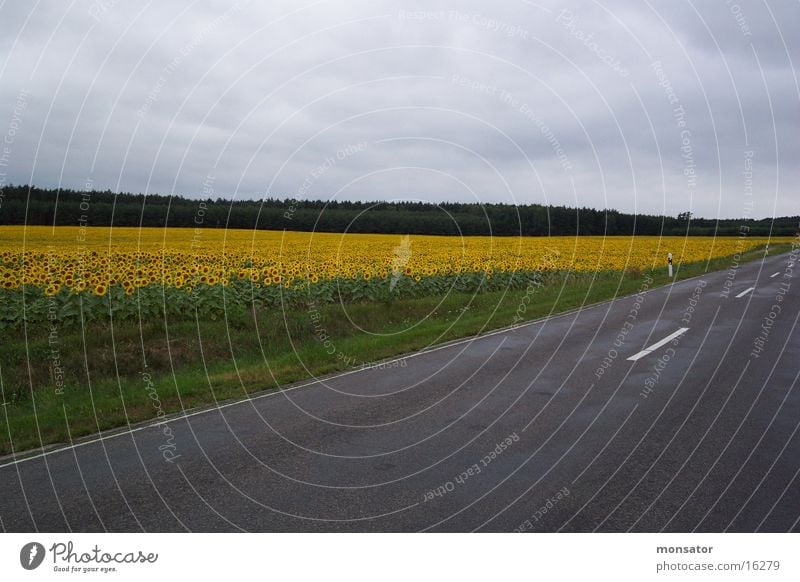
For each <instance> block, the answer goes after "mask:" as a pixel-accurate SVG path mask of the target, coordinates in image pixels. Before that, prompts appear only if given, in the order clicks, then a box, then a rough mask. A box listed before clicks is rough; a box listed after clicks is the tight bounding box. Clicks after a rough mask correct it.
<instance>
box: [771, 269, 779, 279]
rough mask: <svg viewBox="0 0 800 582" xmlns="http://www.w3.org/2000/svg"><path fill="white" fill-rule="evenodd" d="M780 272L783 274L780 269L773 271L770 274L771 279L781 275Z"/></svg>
mask: <svg viewBox="0 0 800 582" xmlns="http://www.w3.org/2000/svg"><path fill="white" fill-rule="evenodd" d="M780 274H781V272H780V271H778V272H777V273H773V274H772V275H770V276H769V278H770V279H774V278H775V277H777V276H778V275H780Z"/></svg>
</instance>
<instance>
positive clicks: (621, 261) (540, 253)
mask: <svg viewBox="0 0 800 582" xmlns="http://www.w3.org/2000/svg"><path fill="white" fill-rule="evenodd" d="M787 240H788V239H787ZM768 242H780V241H779V240H777V239H775V238H773V239H772V241H770V240H769V239H765V238H749V237H729V238H719V237H718V238H710V237H686V238H684V237H541V238H539V237H537V238H533V237H441V236H398V235H366V234H333V233H308V232H286V231H261V230H256V231H247V230H223V229H200V228H197V229H191V228H189V229H186V228H113V229H112V228H104V227H81V228H79V227H74V228H73V227H46V226H33V227H23V226H21V227H3V229H2V231H1V232H0V328H2V329H9V328H18V327H21V326H22V324H23V322H24V321H27V322H35V321H46V320H48V319H50V320H58V321H60V322H69V321H80V320H89V321H91V320H93V319H99V318H108V317H112V318H116V319H127V318H134V317H156V316H161V317H164V316H165V315H166V316H169V315H186V314H192V315H196V316H200V317H211V318H218V317H224V316H225V314H226V313H229V312H231V311H237V312H242V311H244V310H247V309H253V308H276V307H277V308H280V307H282V306H293V305H303V304H305V305H307V304H309V303H311V302H315V303H316V302H327V303H330V302H335V301H344V302H352V301H370V300H371V301H376V300H378V301H380V300H391V299H392V298H393V297H399V296H421V295H436V294H444V293H447V292H449V291H470V292H475V291H480V290H490V289H502V288H520V287H525V286H526V285H527V284H528V283H529V282H531V281H532V280H533V279H534V278H536V277H541V275H542V273H555V272H564V271H577V272H581V271H583V272H587V271H588V272H596V271H620V272H621V271H625V270H635V271H644V270H649V269H653V268H657V267H663V266H665V264H666V255H667V253H668V252H671V253H672V254H673V257H674V259H673V260H674V264H675V265H676V266H678V265H680V264H681V263H692V262H698V261H706V260H709V259H712V258H716V257H722V256H729V255H735V254H737V253H743V252H746V251H747V250H749V249H752V248H755V247H758V246H762V245H764V244H766V243H768Z"/></svg>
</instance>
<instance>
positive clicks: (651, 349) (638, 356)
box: [628, 327, 689, 362]
mask: <svg viewBox="0 0 800 582" xmlns="http://www.w3.org/2000/svg"><path fill="white" fill-rule="evenodd" d="M687 331H689V328H688V327H681V328H678V331H675V332H673V333H671V334H669V335H668V336H667V337H665V338H664V339H662V340H661V341H659V342H656V343H654V344H653V345H652V346H650V347H649V348H645V349H643V350H642V351H641V352H639V353H638V354H633V355H632V356H631V357H630V358H628V360H630V361H631V362H635V361H636V360H641V359H642V358H643V357H645V356H646V355H647V354H649V353H651V352H654V351H656V350H657V349H658V348H660V347H661V346H663V345H665V344H668V343H669V342H671V341H672V340H674V339H675V338H676V337H678V336H679V335H683V334H684V333H686V332H687Z"/></svg>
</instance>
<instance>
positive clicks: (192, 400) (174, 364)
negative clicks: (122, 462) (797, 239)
mask: <svg viewBox="0 0 800 582" xmlns="http://www.w3.org/2000/svg"><path fill="white" fill-rule="evenodd" d="M790 248H791V247H790V245H788V244H787V245H773V246H772V247H771V248H770V251H769V254H770V255H775V254H780V253H782V252H786V251H788V250H790ZM763 256H764V249H763V247H762V248H759V249H753V250H751V251H749V252H747V253H745V254H744V255H743V256H742V257H741V261H740V262H746V261H750V260H754V259H758V258H761V257H763ZM730 264H731V260H730V258H720V259H715V260H712V261H710V262H708V263H705V262H704V263H697V264H691V265H683V266H680V267H679V268H678V269H677V270H676V277H675V278H676V280H680V279H685V278H688V277H693V276H696V275H699V274H702V273H704V272H706V271H713V270H718V269H726V268H728V267H729V266H730ZM648 275H650V276H652V278H653V279H654V281H653V283H652V285H651V286H655V285H660V284H666V283H668V282H669V280H668V278H667V275H666V269H661V270H659V271H658V272H657V273H644V272H641V271H628V272H624V273H622V272H601V273H549V274H547V275H546V276H544V278H543V280H542V283H543V285H542V286H541V287H536V288H535V291H533V292H530V291H526V290H525V289H522V290H512V291H508V292H502V291H492V292H485V293H479V294H467V293H454V294H450V295H446V296H443V297H423V298H411V299H399V300H393V301H391V302H363V303H353V304H348V305H344V306H342V305H338V304H328V305H320V306H318V307H317V308H316V309H317V312H318V313H317V314H314V313H312V312H311V311H309V309H307V308H296V307H295V308H291V309H286V310H278V309H273V310H263V311H260V312H257V313H249V314H237V315H236V317H234V318H232V319H229V320H227V321H226V320H225V319H217V320H211V319H209V320H177V321H164V320H163V319H157V318H156V319H155V320H154V319H153V318H148V319H147V320H146V321H143V322H142V323H141V325H139V324H136V323H132V322H129V321H128V322H124V323H118V324H114V325H110V324H108V323H101V322H94V323H90V324H86V326H85V327H84V328H81V327H80V326H72V327H70V328H59V329H57V339H58V341H57V344H53V345H56V346H57V348H58V351H59V353H58V356H59V358H60V360H61V364H62V366H61V367H62V368H63V373H64V383H63V390H62V391H60V393H59V391H58V390H56V388H57V386H56V383H55V378H54V377H53V375H52V372H51V369H52V357H53V356H52V352H51V351H50V350H51V348H52V347H53V346H52V345H51V344H49V342H48V334H49V332H50V329H49V327H48V324H47V322H43V323H40V324H37V325H35V326H28V329H27V330H25V331H22V330H21V331H17V332H6V333H5V334H4V335H5V337H4V345H3V348H2V350H1V352H2V353H0V388H2V394H1V395H0V396H2V402H5V405H3V406H0V453H11V452H20V451H24V450H28V449H33V448H37V447H41V446H45V445H48V444H53V443H63V442H70V441H71V440H72V439H76V438H78V437H80V436H84V435H87V434H92V433H96V432H99V431H104V430H108V429H112V428H117V427H122V426H127V425H129V424H133V423H137V422H142V421H147V420H153V419H156V418H157V415H158V414H159V411H161V412H162V413H164V414H170V413H175V412H180V411H182V410H186V409H189V408H194V407H199V406H207V405H212V404H214V403H215V402H220V401H224V400H230V399H240V398H246V397H247V396H248V395H251V394H253V393H255V392H259V391H263V390H268V389H276V388H279V387H281V386H286V385H287V384H290V383H292V382H295V381H298V380H302V379H304V378H308V377H309V376H310V375H312V374H313V375H316V376H319V375H323V374H329V373H333V372H337V371H340V370H346V369H352V368H354V367H359V366H361V365H364V364H365V363H368V362H375V361H378V360H382V359H386V358H389V357H392V356H397V355H400V354H403V353H406V352H410V351H414V350H418V349H421V348H424V347H427V346H430V345H434V344H438V343H442V342H445V341H448V340H454V339H457V338H462V337H466V336H472V335H476V334H480V333H483V332H486V331H489V330H492V329H497V328H500V327H505V326H508V325H511V324H512V323H514V322H515V318H518V317H520V316H522V318H523V320H526V321H527V320H531V319H536V318H540V317H543V316H546V315H548V314H553V313H560V312H564V311H567V310H570V309H574V308H577V307H580V306H582V305H587V304H591V303H596V302H598V301H602V300H606V299H610V298H612V297H615V296H618V295H627V294H630V293H634V292H636V291H638V290H639V288H640V287H641V285H642V283H643V282H644V279H645V277H647V276H648ZM526 293H528V299H529V302H527V303H526V308H525V311H524V313H520V305H521V304H522V303H523V299H524V298H525V296H526ZM317 315H318V316H319V317H318V318H317ZM312 316H313V317H312ZM323 334H324V335H323ZM326 336H327V338H330V339H329V341H328V343H327V344H326V343H325V342H324V341H323V340H324V339H325V337H326ZM321 338H322V339H321ZM145 374H146V375H145ZM156 395H157V400H155V399H154V398H153V397H155V396H156Z"/></svg>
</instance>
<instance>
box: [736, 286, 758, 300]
mask: <svg viewBox="0 0 800 582" xmlns="http://www.w3.org/2000/svg"><path fill="white" fill-rule="evenodd" d="M753 290H755V287H748V288H747V289H745V290H744V291H742V292H741V293H739V294H738V295H737V296H736V299H739V298H740V297H744V296H745V295H747V294H748V293H750V291H753Z"/></svg>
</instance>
